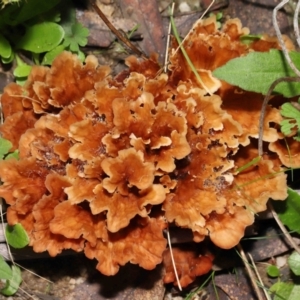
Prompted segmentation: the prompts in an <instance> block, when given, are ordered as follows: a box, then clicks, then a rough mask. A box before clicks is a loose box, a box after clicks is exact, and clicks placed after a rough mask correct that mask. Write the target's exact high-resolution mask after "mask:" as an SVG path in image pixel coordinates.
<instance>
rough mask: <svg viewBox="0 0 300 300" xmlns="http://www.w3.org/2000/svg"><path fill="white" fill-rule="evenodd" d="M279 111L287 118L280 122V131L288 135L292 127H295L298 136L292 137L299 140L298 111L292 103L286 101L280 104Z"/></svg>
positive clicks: (299, 113) (299, 114)
mask: <svg viewBox="0 0 300 300" xmlns="http://www.w3.org/2000/svg"><path fill="white" fill-rule="evenodd" d="M280 113H281V115H282V116H283V117H285V118H287V119H285V120H283V121H281V122H280V126H281V132H282V133H283V134H284V135H289V134H290V133H291V132H292V129H293V128H295V127H297V131H298V136H296V137H294V139H295V140H296V141H300V111H299V110H298V109H297V108H296V107H295V106H293V104H292V103H290V102H287V103H284V104H283V105H282V106H281V110H280Z"/></svg>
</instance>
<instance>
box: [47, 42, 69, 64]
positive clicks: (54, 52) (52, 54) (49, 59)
mask: <svg viewBox="0 0 300 300" xmlns="http://www.w3.org/2000/svg"><path fill="white" fill-rule="evenodd" d="M64 50H65V46H64V45H58V46H57V47H55V48H54V49H52V50H51V51H49V52H47V53H46V54H45V56H44V58H43V60H42V65H51V64H52V62H53V60H54V59H55V58H56V56H57V55H59V54H60V53H61V52H63V51H64Z"/></svg>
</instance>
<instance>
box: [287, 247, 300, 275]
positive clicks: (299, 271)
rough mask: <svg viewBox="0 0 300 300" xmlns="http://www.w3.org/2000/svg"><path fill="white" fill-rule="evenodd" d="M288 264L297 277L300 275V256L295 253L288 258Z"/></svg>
mask: <svg viewBox="0 0 300 300" xmlns="http://www.w3.org/2000/svg"><path fill="white" fill-rule="evenodd" d="M288 264H289V267H290V269H291V270H292V271H293V273H294V274H295V275H297V276H299V275H300V254H299V253H298V252H296V251H295V252H293V253H292V254H291V255H290V256H289V258H288Z"/></svg>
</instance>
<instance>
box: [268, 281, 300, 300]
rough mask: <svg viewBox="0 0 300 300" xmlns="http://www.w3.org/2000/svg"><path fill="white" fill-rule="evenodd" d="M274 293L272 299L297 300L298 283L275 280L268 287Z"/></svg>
mask: <svg viewBox="0 0 300 300" xmlns="http://www.w3.org/2000/svg"><path fill="white" fill-rule="evenodd" d="M270 291H271V292H274V293H275V296H274V298H273V300H299V295H300V285H295V284H292V283H285V282H277V283H275V284H273V285H272V286H271V288H270Z"/></svg>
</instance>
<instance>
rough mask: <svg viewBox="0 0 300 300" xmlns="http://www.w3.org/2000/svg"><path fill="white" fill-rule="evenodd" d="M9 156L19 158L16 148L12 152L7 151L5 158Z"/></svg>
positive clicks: (9, 157)
mask: <svg viewBox="0 0 300 300" xmlns="http://www.w3.org/2000/svg"><path fill="white" fill-rule="evenodd" d="M11 158H14V159H16V160H18V159H19V150H16V151H14V152H11V153H8V154H7V155H6V156H5V160H7V159H11Z"/></svg>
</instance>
